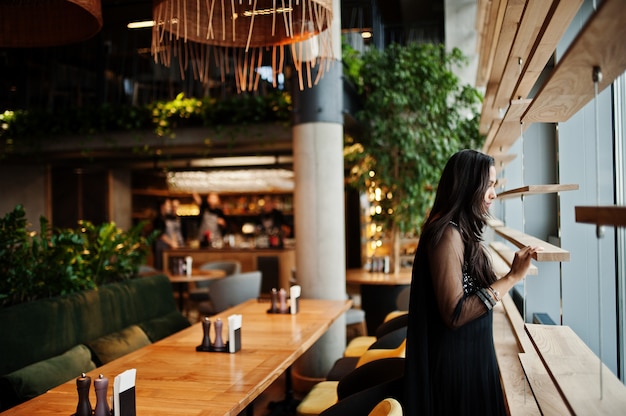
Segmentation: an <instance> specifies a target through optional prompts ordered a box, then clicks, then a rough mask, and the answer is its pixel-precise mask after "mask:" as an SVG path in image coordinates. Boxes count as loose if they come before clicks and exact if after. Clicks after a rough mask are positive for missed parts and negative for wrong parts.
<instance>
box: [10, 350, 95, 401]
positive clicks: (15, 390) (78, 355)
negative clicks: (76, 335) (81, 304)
mask: <svg viewBox="0 0 626 416" xmlns="http://www.w3.org/2000/svg"><path fill="white" fill-rule="evenodd" d="M95 368H96V365H95V364H94V362H93V361H92V360H91V352H90V351H89V348H87V347H86V346H85V345H82V344H79V345H77V346H75V347H74V348H71V349H70V350H68V351H66V352H65V353H63V354H61V355H58V356H56V357H52V358H49V359H47V360H43V361H39V362H36V363H34V364H31V365H28V366H26V367H24V368H21V369H19V370H16V371H13V372H12V373H9V374H5V375H4V376H2V377H0V379H1V380H2V381H1V386H0V391H1V392H2V393H1V394H2V398H1V399H0V400H1V401H2V406H3V408H7V407H9V406H12V405H15V404H18V403H21V402H23V401H26V400H28V399H32V398H33V397H35V396H38V395H40V394H43V393H45V392H46V391H48V390H49V389H51V388H53V387H56V386H58V385H59V384H63V383H65V382H66V381H68V380H71V379H72V378H76V377H79V376H80V375H81V373H86V372H88V371H91V370H93V369H95Z"/></svg>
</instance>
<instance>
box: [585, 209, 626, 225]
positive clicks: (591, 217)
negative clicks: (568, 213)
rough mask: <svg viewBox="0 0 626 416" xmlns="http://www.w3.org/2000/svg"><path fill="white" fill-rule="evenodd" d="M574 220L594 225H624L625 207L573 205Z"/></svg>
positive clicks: (625, 219)
mask: <svg viewBox="0 0 626 416" xmlns="http://www.w3.org/2000/svg"><path fill="white" fill-rule="evenodd" d="M575 209H576V222H584V223H588V224H596V225H614V226H616V227H626V207H621V206H598V207H575Z"/></svg>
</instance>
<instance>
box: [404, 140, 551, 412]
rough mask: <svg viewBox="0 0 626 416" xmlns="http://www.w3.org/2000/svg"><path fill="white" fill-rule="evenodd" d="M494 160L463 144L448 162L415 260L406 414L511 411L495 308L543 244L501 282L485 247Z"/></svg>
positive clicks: (520, 255) (524, 252)
mask: <svg viewBox="0 0 626 416" xmlns="http://www.w3.org/2000/svg"><path fill="white" fill-rule="evenodd" d="M495 183H496V170H495V167H494V161H493V158H491V157H490V156H487V155H485V154H482V153H479V152H476V151H473V150H462V151H460V152H458V153H456V154H455V155H453V156H452V157H451V158H450V160H449V161H448V163H447V164H446V166H445V168H444V170H443V173H442V176H441V179H440V182H439V186H438V188H437V195H436V197H435V203H434V205H433V208H432V211H431V213H430V215H429V217H428V219H427V220H426V223H425V225H424V227H423V230H422V234H421V236H420V241H419V245H418V248H417V252H416V254H415V261H414V263H413V274H412V283H411V299H410V305H409V324H408V331H407V345H406V370H405V380H406V383H405V386H406V389H405V392H404V402H405V403H404V404H405V410H406V414H407V415H472V416H474V415H481V416H486V415H505V414H507V411H506V406H505V404H504V399H503V395H502V388H501V385H500V373H499V369H498V364H497V362H496V356H495V351H494V346H493V329H492V328H493V315H492V308H493V306H494V305H495V304H496V303H497V302H498V301H499V300H500V294H505V293H507V292H508V291H509V290H510V289H511V288H512V287H513V285H515V284H516V283H517V282H519V281H521V280H522V279H523V278H524V277H525V276H526V272H527V270H528V267H529V266H530V259H531V257H532V256H533V254H534V253H535V252H536V251H537V250H539V249H540V248H538V247H525V248H523V249H521V250H519V251H518V252H517V253H516V255H515V259H514V261H513V264H512V266H511V271H510V272H509V273H508V274H507V275H506V276H504V277H503V278H501V279H499V280H497V278H496V276H495V275H494V273H493V270H492V267H491V262H490V260H489V258H488V257H487V254H486V252H485V251H484V249H483V246H482V230H483V227H484V226H485V219H486V218H487V216H488V212H489V207H490V205H491V203H492V202H493V200H494V199H495V198H496V193H495V188H494V186H495Z"/></svg>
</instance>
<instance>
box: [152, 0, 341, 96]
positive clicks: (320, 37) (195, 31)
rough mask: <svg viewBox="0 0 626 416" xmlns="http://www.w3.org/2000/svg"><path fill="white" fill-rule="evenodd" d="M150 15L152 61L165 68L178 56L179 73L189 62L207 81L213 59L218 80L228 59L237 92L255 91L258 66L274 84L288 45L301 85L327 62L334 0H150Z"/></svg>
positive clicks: (309, 82)
mask: <svg viewBox="0 0 626 416" xmlns="http://www.w3.org/2000/svg"><path fill="white" fill-rule="evenodd" d="M153 19H154V26H153V30H152V55H153V57H154V60H155V62H157V63H159V62H160V63H162V64H163V65H165V66H168V67H169V66H170V65H171V63H172V58H173V57H176V58H177V59H178V62H179V65H180V69H181V76H183V77H184V72H185V71H186V70H187V68H188V65H191V66H192V69H193V75H194V77H195V78H196V79H199V80H200V81H201V82H208V79H209V70H210V68H211V62H212V60H213V64H214V65H215V66H216V67H219V69H220V72H221V75H222V80H223V78H224V74H226V73H229V71H230V68H231V63H232V67H233V68H234V71H235V80H236V84H237V89H238V90H239V91H246V90H248V91H252V90H256V89H257V86H258V82H259V78H260V73H259V71H256V68H259V67H261V66H264V65H265V66H271V67H272V83H273V85H274V86H276V84H277V75H278V74H280V73H283V69H284V63H285V59H286V58H285V47H289V48H290V50H291V58H292V60H293V64H294V68H295V70H296V72H297V74H298V82H299V86H300V89H303V88H304V85H305V81H306V85H308V86H309V87H310V86H312V85H313V84H315V83H317V82H318V80H319V79H320V78H321V77H322V76H323V73H324V71H325V69H326V68H325V67H327V66H328V65H330V62H331V61H330V60H329V59H327V58H328V57H330V56H332V53H331V52H332V44H331V40H330V39H331V36H330V35H329V33H328V32H329V29H330V27H331V22H332V0H154V2H153ZM322 32H324V33H322ZM231 59H232V62H231V61H230V60H231ZM268 61H269V62H268ZM317 65H319V68H318V71H317V75H315V76H313V75H312V72H313V71H312V69H313V68H314V67H315V66H317ZM313 78H314V79H313Z"/></svg>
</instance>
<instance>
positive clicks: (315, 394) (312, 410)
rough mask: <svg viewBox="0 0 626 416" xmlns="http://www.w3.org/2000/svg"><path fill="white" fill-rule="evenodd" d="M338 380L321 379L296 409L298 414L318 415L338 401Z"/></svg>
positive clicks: (304, 415) (300, 415)
mask: <svg viewBox="0 0 626 416" xmlns="http://www.w3.org/2000/svg"><path fill="white" fill-rule="evenodd" d="M338 384H339V382H338V381H321V382H319V383H317V384H316V385H315V386H313V388H312V389H311V391H309V392H308V393H307V395H306V396H305V397H304V399H302V401H301V402H300V404H299V405H298V408H297V409H296V414H297V416H317V415H319V414H320V413H321V412H323V411H324V410H326V409H328V408H329V407H331V406H332V405H334V404H335V403H337V385H338Z"/></svg>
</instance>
